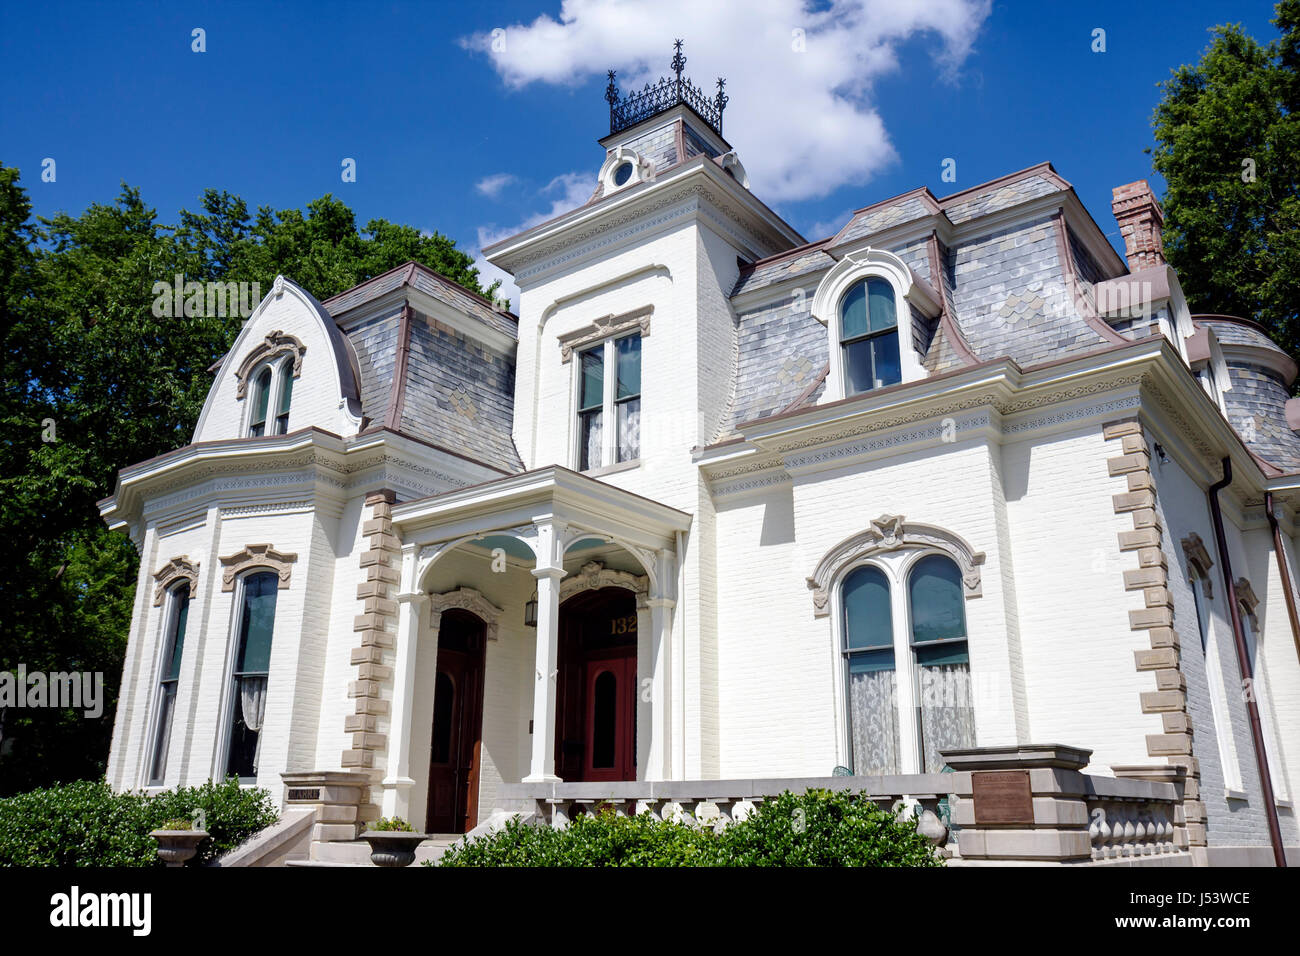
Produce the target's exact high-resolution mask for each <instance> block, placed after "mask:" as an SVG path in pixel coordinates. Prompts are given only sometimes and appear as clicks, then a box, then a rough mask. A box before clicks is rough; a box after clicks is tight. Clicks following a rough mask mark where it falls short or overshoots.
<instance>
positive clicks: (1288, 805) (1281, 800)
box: [1273, 797, 1295, 810]
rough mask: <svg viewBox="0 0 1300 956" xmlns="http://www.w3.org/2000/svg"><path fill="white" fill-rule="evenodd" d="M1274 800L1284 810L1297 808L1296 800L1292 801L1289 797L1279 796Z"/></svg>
mask: <svg viewBox="0 0 1300 956" xmlns="http://www.w3.org/2000/svg"><path fill="white" fill-rule="evenodd" d="M1273 802H1274V803H1276V804H1277V805H1278V806H1279V807H1281V808H1282V809H1283V810H1294V809H1295V802H1294V801H1292V800H1291V799H1290V798H1289V797H1278V798H1277V799H1276V800H1275V801H1273Z"/></svg>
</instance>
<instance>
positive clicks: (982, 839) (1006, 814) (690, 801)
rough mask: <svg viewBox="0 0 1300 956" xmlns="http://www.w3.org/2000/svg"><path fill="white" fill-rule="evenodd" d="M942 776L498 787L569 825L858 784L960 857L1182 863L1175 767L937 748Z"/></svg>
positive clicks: (711, 811) (727, 818) (701, 813)
mask: <svg viewBox="0 0 1300 956" xmlns="http://www.w3.org/2000/svg"><path fill="white" fill-rule="evenodd" d="M943 756H944V759H945V760H946V762H947V764H948V766H949V767H950V768H952V772H949V773H931V774H894V775H887V776H861V777H852V776H849V777H833V776H832V777H798V778H789V777H774V778H757V779H748V778H746V779H738V780H685V781H681V780H667V781H648V780H647V781H627V782H615V783H563V782H554V783H540V784H537V783H519V784H505V785H503V786H502V788H501V792H500V798H501V806H502V807H503V809H506V810H509V811H513V812H517V813H522V814H533V815H535V819H536V820H537V821H539V822H542V823H546V824H548V825H550V826H555V827H562V826H566V825H567V824H568V823H569V821H571V820H573V819H574V818H575V817H576V816H578V815H582V814H594V813H597V812H600V811H601V810H605V809H608V810H612V811H613V812H615V813H621V814H636V813H651V814H654V815H655V816H656V817H659V818H661V819H675V820H681V821H684V822H687V823H691V824H693V825H699V826H715V827H716V826H726V825H727V824H729V823H731V822H733V821H736V820H742V819H744V817H745V816H746V815H747V814H748V813H750V812H752V810H753V808H754V807H755V806H757V805H758V804H760V803H762V802H763V801H764V800H769V799H772V798H774V797H776V796H778V795H780V794H781V793H783V792H785V791H787V790H788V791H790V792H792V793H796V794H797V793H803V792H805V791H807V790H810V789H821V790H832V791H850V792H853V793H862V794H865V795H867V797H868V798H869V799H871V800H873V801H875V802H876V804H877V805H879V806H880V807H881V808H882V809H885V810H888V811H891V812H893V813H895V814H896V815H898V816H899V817H900V818H908V819H914V820H915V821H916V828H917V831H918V832H920V833H921V834H922V835H924V836H925V837H926V838H927V839H929V840H930V841H931V843H932V844H933V845H934V846H936V847H937V848H938V849H939V852H940V853H941V854H942V855H944V856H946V857H949V858H951V859H952V861H953V862H954V863H957V864H971V865H978V864H982V863H1039V864H1084V865H1088V864H1092V865H1100V864H1110V863H1119V864H1131V865H1140V866H1148V865H1154V866H1188V865H1191V857H1190V854H1189V853H1188V852H1187V844H1188V840H1187V824H1186V818H1185V816H1184V812H1183V803H1182V801H1183V777H1182V773H1183V771H1182V768H1180V767H1176V766H1163V765H1162V766H1153V767H1145V766H1144V767H1116V768H1114V773H1115V775H1114V776H1108V775H1103V774H1091V773H1083V772H1082V771H1083V768H1084V767H1085V766H1087V764H1088V760H1089V757H1090V756H1091V751H1089V750H1085V749H1082V748H1079V747H1068V746H1064V745H1061V744H1047V745H1023V746H1010V747H981V748H975V749H970V750H954V751H950V752H945V753H944V754H943Z"/></svg>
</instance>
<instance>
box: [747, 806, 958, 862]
mask: <svg viewBox="0 0 1300 956" xmlns="http://www.w3.org/2000/svg"><path fill="white" fill-rule="evenodd" d="M721 842H722V843H723V844H724V845H725V852H724V854H723V856H724V860H723V861H722V862H723V864H724V865H726V866H942V865H943V861H942V860H940V859H938V858H937V857H936V856H935V854H934V850H933V848H932V846H931V844H930V841H929V840H927V839H926V838H925V837H923V836H921V835H920V834H919V833H917V832H916V825H915V821H913V820H911V819H906V820H904V821H902V822H899V821H897V820H896V819H895V818H894V814H893V813H891V812H888V811H886V810H882V809H880V807H878V806H876V804H875V803H874V802H873V801H871V800H869V799H867V797H865V796H863V795H862V794H855V793H843V792H830V791H827V790H809V791H808V792H807V793H803V794H799V795H795V794H792V793H790V792H789V791H786V792H785V793H783V794H781V795H780V796H779V797H776V798H774V799H771V800H765V801H763V803H761V804H759V805H758V809H757V810H756V811H755V812H754V813H752V814H750V815H749V816H748V817H746V818H745V819H744V820H742V821H741V822H739V823H735V824H732V825H731V826H729V827H727V828H726V830H724V831H723V834H722V838H721Z"/></svg>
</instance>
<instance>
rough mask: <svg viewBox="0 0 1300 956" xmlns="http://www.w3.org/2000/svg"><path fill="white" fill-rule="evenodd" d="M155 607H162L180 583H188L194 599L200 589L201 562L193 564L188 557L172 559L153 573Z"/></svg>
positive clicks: (182, 556)
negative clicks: (167, 595) (169, 594)
mask: <svg viewBox="0 0 1300 956" xmlns="http://www.w3.org/2000/svg"><path fill="white" fill-rule="evenodd" d="M153 579H154V582H155V583H154V589H153V606H154V607H161V606H162V602H163V597H164V596H165V595H166V594H167V592H168V591H170V590H171V589H172V587H173V586H175V585H176V583H177V582H179V581H188V582H189V584H190V595H189V596H190V597H191V598H193V597H194V595H195V593H196V592H197V591H198V588H199V562H197V561H193V562H191V561H190V560H189V559H188V558H187V557H185V556H184V555H181V556H180V557H175V558H172V559H171V560H170V561H168V562H167V563H166V564H164V565H163V566H162V567H161V568H159V569H158V570H157V571H155V572H154V573H153Z"/></svg>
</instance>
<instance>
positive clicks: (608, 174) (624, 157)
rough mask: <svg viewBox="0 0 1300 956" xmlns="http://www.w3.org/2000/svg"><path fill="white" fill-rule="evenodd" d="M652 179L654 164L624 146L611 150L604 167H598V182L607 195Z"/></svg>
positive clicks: (653, 176)
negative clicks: (602, 185) (603, 187)
mask: <svg viewBox="0 0 1300 956" xmlns="http://www.w3.org/2000/svg"><path fill="white" fill-rule="evenodd" d="M654 178H655V167H654V163H652V162H650V160H648V159H646V158H645V157H643V156H641V155H640V154H639V153H637V152H636V151H635V150H631V149H628V148H627V147H626V146H619V147H617V148H616V149H613V150H611V151H610V153H609V155H608V156H606V157H605V163H604V165H603V166H601V167H600V181H601V182H602V183H603V184H604V186H605V192H607V193H608V192H613V191H614V190H616V189H622V188H623V187H624V186H635V185H636V184H637V183H644V182H650V181H651V180H653V179H654Z"/></svg>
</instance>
